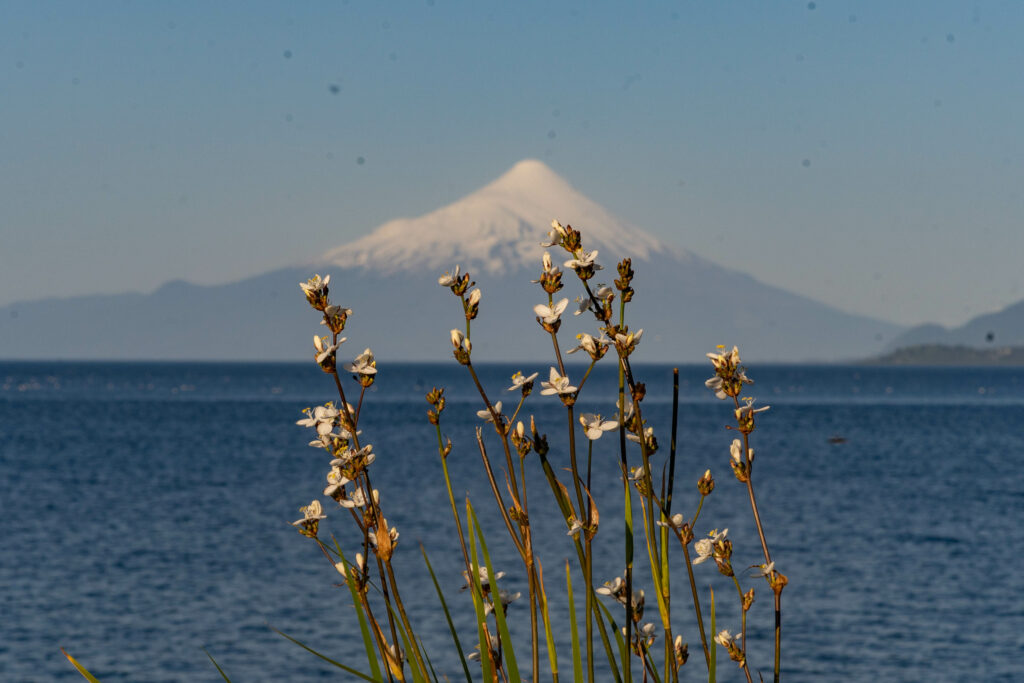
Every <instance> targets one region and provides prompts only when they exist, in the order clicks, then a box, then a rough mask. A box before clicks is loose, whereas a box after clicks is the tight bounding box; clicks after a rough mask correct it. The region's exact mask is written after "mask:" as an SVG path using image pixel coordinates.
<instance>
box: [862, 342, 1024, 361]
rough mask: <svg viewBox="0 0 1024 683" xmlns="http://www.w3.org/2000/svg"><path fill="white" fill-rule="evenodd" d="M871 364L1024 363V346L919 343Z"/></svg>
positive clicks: (876, 358) (877, 358) (882, 356)
mask: <svg viewBox="0 0 1024 683" xmlns="http://www.w3.org/2000/svg"><path fill="white" fill-rule="evenodd" d="M865 363H867V364H869V365H1022V366H1024V346H1003V347H999V348H989V349H978V348H973V347H970V346H945V345H943V344H917V345H915V346H906V347H903V348H901V349H897V350H895V351H892V352H890V353H886V354H884V355H881V356H878V357H875V358H871V359H869V360H867V361H865Z"/></svg>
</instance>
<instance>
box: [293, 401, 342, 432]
mask: <svg viewBox="0 0 1024 683" xmlns="http://www.w3.org/2000/svg"><path fill="white" fill-rule="evenodd" d="M302 412H303V413H304V414H305V415H306V417H305V418H304V419H302V420H296V422H295V424H297V425H299V426H300V427H316V431H317V434H320V435H323V434H329V433H330V432H331V429H332V428H333V426H334V421H335V420H336V419H338V415H339V412H338V409H337V408H335V407H334V404H333V403H328V404H326V405H322V406H317V407H316V408H312V409H310V408H306V409H305V410H303V411H302ZM325 425H326V427H327V429H326V431H325V430H323V429H322V428H323V426H325Z"/></svg>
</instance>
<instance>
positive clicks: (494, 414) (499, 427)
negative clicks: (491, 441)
mask: <svg viewBox="0 0 1024 683" xmlns="http://www.w3.org/2000/svg"><path fill="white" fill-rule="evenodd" d="M466 369H467V370H469V374H470V376H471V377H472V378H473V384H475V385H476V390H477V392H478V393H479V394H480V398H482V399H483V401H484V405H485V406H487V410H488V411H490V413H491V419H492V420H494V429H495V431H497V432H498V434H499V436H501V445H502V447H503V449H504V451H505V461H506V464H507V466H508V470H509V476H510V477H511V479H512V495H513V496H515V498H516V500H519V486H518V485H517V484H516V479H515V468H513V467H512V452H511V450H510V449H509V446H508V434H507V433H506V432H505V425H504V424H503V423H502V422H501V416H500V415H498V411H497V410H495V409H494V406H493V405H491V400H490V399H489V398H487V392H486V391H484V387H483V385H482V384H481V383H480V378H479V377H477V374H476V369H475V368H474V367H473V363H472V362H468V363H466ZM487 467H488V473H489V474H490V471H489V470H490V461H488V462H487ZM492 476H493V475H492ZM502 505H504V504H502Z"/></svg>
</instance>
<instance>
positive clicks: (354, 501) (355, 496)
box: [338, 488, 366, 508]
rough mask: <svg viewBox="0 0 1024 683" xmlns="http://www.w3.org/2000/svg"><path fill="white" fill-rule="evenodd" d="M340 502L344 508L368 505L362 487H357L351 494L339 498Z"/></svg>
mask: <svg viewBox="0 0 1024 683" xmlns="http://www.w3.org/2000/svg"><path fill="white" fill-rule="evenodd" d="M338 504H339V505H341V507H343V508H361V507H363V506H364V505H366V495H365V494H364V493H363V490H362V489H360V488H357V489H356V490H355V491H353V492H352V495H351V496H349V497H348V498H345V499H342V500H339V501H338Z"/></svg>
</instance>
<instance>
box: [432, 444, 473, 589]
mask: <svg viewBox="0 0 1024 683" xmlns="http://www.w3.org/2000/svg"><path fill="white" fill-rule="evenodd" d="M435 427H436V428H437V449H438V453H439V454H440V455H441V469H442V470H443V471H444V484H445V488H446V489H447V491H448V502H449V503H450V504H451V507H452V516H453V517H455V528H456V530H458V533H459V546H460V547H461V548H462V559H463V560H464V561H465V563H466V571H467V572H468V571H470V562H469V552H468V551H467V550H466V537H465V535H464V534H463V532H462V520H461V519H460V518H459V513H458V508H456V507H455V495H454V494H453V493H452V479H451V476H450V474H449V472H448V458H447V457H445V455H444V444H443V443H442V442H441V425H439V424H438V425H435Z"/></svg>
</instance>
